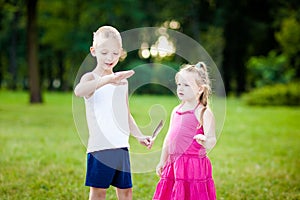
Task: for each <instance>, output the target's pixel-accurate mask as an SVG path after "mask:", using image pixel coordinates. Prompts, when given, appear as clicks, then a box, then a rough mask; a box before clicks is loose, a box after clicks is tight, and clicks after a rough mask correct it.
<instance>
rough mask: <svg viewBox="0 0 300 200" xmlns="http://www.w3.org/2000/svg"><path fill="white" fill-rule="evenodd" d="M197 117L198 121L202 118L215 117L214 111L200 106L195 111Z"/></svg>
mask: <svg viewBox="0 0 300 200" xmlns="http://www.w3.org/2000/svg"><path fill="white" fill-rule="evenodd" d="M195 115H196V117H197V119H198V120H200V119H201V117H206V116H208V117H213V115H214V114H213V112H212V110H211V109H210V107H209V106H205V107H204V106H202V105H199V106H198V107H197V108H196V109H195Z"/></svg>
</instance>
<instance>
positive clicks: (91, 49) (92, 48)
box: [90, 46, 96, 57]
mask: <svg viewBox="0 0 300 200" xmlns="http://www.w3.org/2000/svg"><path fill="white" fill-rule="evenodd" d="M90 52H91V54H92V56H94V57H95V56H96V51H95V48H94V47H93V46H92V47H90Z"/></svg>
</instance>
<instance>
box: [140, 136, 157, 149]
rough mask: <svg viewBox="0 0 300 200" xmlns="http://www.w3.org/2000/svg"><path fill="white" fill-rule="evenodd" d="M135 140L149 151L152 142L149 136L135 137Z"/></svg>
mask: <svg viewBox="0 0 300 200" xmlns="http://www.w3.org/2000/svg"><path fill="white" fill-rule="evenodd" d="M136 139H137V140H138V141H139V143H141V144H142V145H144V146H146V147H147V148H148V149H151V147H152V145H153V142H154V140H152V138H151V136H142V137H137V138H136Z"/></svg>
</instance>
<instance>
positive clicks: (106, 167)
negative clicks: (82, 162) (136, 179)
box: [85, 148, 132, 189]
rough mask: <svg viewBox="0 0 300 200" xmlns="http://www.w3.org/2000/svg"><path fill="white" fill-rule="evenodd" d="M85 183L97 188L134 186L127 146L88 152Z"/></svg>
mask: <svg viewBox="0 0 300 200" xmlns="http://www.w3.org/2000/svg"><path fill="white" fill-rule="evenodd" d="M85 185H86V186H90V187H96V188H109V186H110V185H112V186H115V187H117V188H120V189H127V188H131V187H132V181H131V172H130V160H129V152H128V149H127V148H120V149H107V150H101V151H96V152H92V153H88V154H87V171H86V180H85Z"/></svg>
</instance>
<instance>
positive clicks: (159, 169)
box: [156, 163, 164, 176]
mask: <svg viewBox="0 0 300 200" xmlns="http://www.w3.org/2000/svg"><path fill="white" fill-rule="evenodd" d="M163 169H164V164H163V163H158V165H157V166H156V174H157V175H158V176H161V173H162V171H163Z"/></svg>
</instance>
